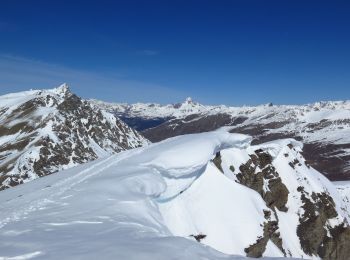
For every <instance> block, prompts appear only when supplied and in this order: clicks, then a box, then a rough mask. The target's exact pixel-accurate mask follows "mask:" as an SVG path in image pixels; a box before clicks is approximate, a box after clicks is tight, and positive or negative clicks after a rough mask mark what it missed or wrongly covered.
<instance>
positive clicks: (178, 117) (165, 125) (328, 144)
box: [95, 100, 350, 180]
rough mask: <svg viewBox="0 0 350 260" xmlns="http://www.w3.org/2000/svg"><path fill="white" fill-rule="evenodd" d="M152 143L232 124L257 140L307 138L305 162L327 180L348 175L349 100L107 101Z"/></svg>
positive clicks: (237, 130)
mask: <svg viewBox="0 0 350 260" xmlns="http://www.w3.org/2000/svg"><path fill="white" fill-rule="evenodd" d="M95 102H96V103H97V104H98V105H100V106H102V107H103V108H105V109H107V110H109V111H111V112H113V113H115V114H117V115H118V116H122V117H123V118H125V119H126V122H127V123H130V125H131V126H132V127H135V128H136V129H140V130H141V131H142V133H143V134H144V136H145V137H146V138H148V139H149V140H151V141H152V142H157V141H160V140H163V139H166V138H169V137H173V136H177V135H182V134H188V133H198V132H205V131H210V130H214V129H216V128H219V127H221V126H233V130H232V132H235V133H243V134H248V135H251V136H253V137H254V138H255V140H254V142H253V143H255V144H259V143H264V142H267V141H272V140H276V139H281V138H294V139H296V140H302V141H303V143H305V144H306V145H305V148H304V151H303V155H304V156H305V158H306V159H307V160H308V161H309V164H310V165H311V166H312V167H314V168H315V169H317V170H318V171H320V172H322V173H323V174H325V175H326V176H327V177H328V178H329V179H331V180H350V164H349V161H350V152H349V148H350V102H349V101H335V102H317V103H314V104H309V105H302V106H276V105H272V104H267V105H262V106H256V107H226V106H204V105H201V104H198V103H195V102H193V101H191V102H189V101H188V100H186V101H185V102H184V103H182V104H176V105H164V106H162V105H159V104H132V105H128V104H108V103H103V102H97V101H95Z"/></svg>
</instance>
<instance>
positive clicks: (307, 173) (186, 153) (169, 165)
mask: <svg viewBox="0 0 350 260" xmlns="http://www.w3.org/2000/svg"><path fill="white" fill-rule="evenodd" d="M225 130H226V129H225ZM250 141H251V138H250V137H249V136H246V135H239V134H229V133H227V132H226V131H224V129H220V130H218V131H213V132H207V133H201V134H193V135H185V136H179V137H175V138H171V139H168V140H166V141H163V142H160V143H156V144H151V145H149V146H146V147H140V148H136V149H132V150H128V151H123V152H121V153H119V154H114V155H111V156H109V157H107V158H104V159H98V160H96V161H94V162H90V163H87V164H83V165H79V166H77V167H74V168H71V169H68V170H65V171H62V172H60V173H59V174H52V175H50V176H46V177H45V178H40V179H38V180H36V181H34V182H30V183H27V184H25V185H20V186H17V187H15V188H13V189H7V190H5V191H2V192H1V193H0V220H2V222H1V226H0V240H1V241H5V242H4V243H1V244H0V252H1V253H0V257H16V256H21V255H26V254H32V253H34V252H36V254H35V257H36V259H72V258H77V257H78V258H83V259H96V258H97V257H98V258H102V259H169V256H171V257H172V258H174V259H244V257H245V256H246V255H250V256H253V255H254V253H255V252H261V254H263V256H264V257H267V258H268V257H282V256H290V257H303V258H304V259H311V258H313V259H318V258H319V256H318V255H312V254H309V253H307V252H305V249H304V247H303V244H302V243H301V242H300V241H301V240H300V241H299V237H298V235H297V228H298V226H299V225H300V224H301V223H302V221H305V219H304V218H303V215H304V210H303V205H304V202H305V200H306V199H312V198H311V194H312V193H315V194H316V195H313V198H314V199H315V200H317V199H318V198H319V197H318V196H321V195H317V194H328V195H329V196H331V197H332V198H333V201H334V206H332V205H333V204H332V203H330V207H331V209H332V210H335V212H336V213H337V216H336V217H333V218H331V219H328V220H327V225H325V226H322V228H327V229H328V230H332V228H333V227H336V226H338V225H339V224H344V223H346V222H345V221H344V219H345V218H347V216H346V215H345V213H344V211H343V209H342V208H343V204H342V203H343V202H342V199H341V198H340V196H339V194H338V192H337V191H336V189H335V188H334V186H333V185H332V184H331V183H330V182H329V181H328V180H326V179H325V178H324V177H323V176H322V175H321V174H320V173H318V172H317V171H316V170H314V169H312V168H309V167H308V166H307V164H306V163H305V161H304V160H303V158H302V156H301V154H300V151H301V147H300V146H298V144H299V143H298V142H295V141H293V140H281V141H278V142H275V143H273V142H271V143H267V144H266V145H263V144H262V145H259V146H251V145H250ZM285 154H287V155H288V156H286V155H285ZM296 159H298V162H295V160H296ZM248 162H249V163H248ZM290 163H292V164H290ZM293 163H294V164H293ZM253 164H254V165H257V166H256V167H255V168H254V171H251V170H249V171H248V172H246V171H245V170H246V169H250V168H249V167H248V168H247V167H244V166H242V165H246V166H249V165H253ZM299 164H300V165H299ZM261 171H263V172H265V171H266V174H267V175H266V176H267V177H268V178H266V179H265V178H264V179H262V186H261V187H262V190H263V192H264V194H268V193H269V192H272V193H273V192H275V190H274V188H273V187H272V186H270V185H269V184H270V183H269V182H270V180H274V183H280V184H279V185H282V184H283V183H285V184H286V185H287V186H288V188H287V189H288V193H287V200H286V201H285V200H283V201H282V204H278V203H277V202H276V203H277V204H269V205H268V204H267V203H266V198H264V196H261V193H259V190H258V188H259V187H257V186H250V184H251V183H250V182H245V181H244V180H243V179H242V173H245V175H244V176H255V175H257V176H258V175H259V176H260V175H261V173H260V172H261ZM270 174H273V175H274V176H270ZM281 183H282V184H281ZM299 186H301V187H303V189H300V188H299ZM279 187H282V186H279ZM302 194H304V196H305V198H304V199H302V196H301V195H302ZM308 194H310V196H309V195H308ZM282 195H283V194H281V196H280V197H283V196H282ZM324 197H325V198H327V196H326V195H322V198H324ZM315 203H316V202H315ZM311 213H312V212H311ZM311 213H310V214H311ZM321 213H322V212H321V211H320V214H321ZM276 223H277V226H276V225H275V224H276ZM346 225H348V224H346ZM265 226H268V227H270V229H271V228H272V227H273V228H272V231H273V233H271V234H270V235H271V237H266V229H265V228H264V227H265ZM270 229H269V230H270ZM270 231H271V230H270ZM272 231H271V232H272ZM196 240H197V241H198V242H197V241H196ZM261 241H262V242H261ZM265 242H266V244H264V243H265ZM254 245H256V246H255V247H254ZM261 245H262V246H261ZM253 247H254V250H252V248H253ZM216 250H219V251H221V253H220V252H219V251H216ZM235 255H238V256H235ZM260 256H261V255H260Z"/></svg>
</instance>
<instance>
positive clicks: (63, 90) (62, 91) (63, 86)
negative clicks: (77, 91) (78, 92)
mask: <svg viewBox="0 0 350 260" xmlns="http://www.w3.org/2000/svg"><path fill="white" fill-rule="evenodd" d="M56 91H57V93H59V94H65V93H68V92H70V89H69V86H68V84H67V83H63V84H61V85H60V86H59V87H57V88H56Z"/></svg>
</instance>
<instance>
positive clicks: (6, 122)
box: [0, 84, 148, 190]
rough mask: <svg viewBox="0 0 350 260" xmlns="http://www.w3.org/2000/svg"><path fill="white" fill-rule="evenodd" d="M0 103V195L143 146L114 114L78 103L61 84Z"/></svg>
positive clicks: (144, 142) (135, 132)
mask: <svg viewBox="0 0 350 260" xmlns="http://www.w3.org/2000/svg"><path fill="white" fill-rule="evenodd" d="M9 97H11V100H10V101H11V102H9V101H8V100H9ZM2 100H4V102H0V111H4V112H3V113H2V114H1V117H0V190H1V189H5V188H8V187H12V186H15V185H17V184H21V183H24V182H28V181H30V180H33V179H36V178H38V177H41V176H45V175H48V174H51V173H53V172H56V171H59V170H62V169H67V168H70V167H72V166H75V165H77V164H80V163H84V162H87V161H91V160H94V159H96V158H99V157H102V156H106V155H108V154H112V153H116V152H120V151H122V150H127V149H130V148H134V147H138V146H142V145H145V144H147V143H148V141H147V140H146V139H145V138H143V137H142V136H141V135H140V134H139V133H138V132H137V131H135V130H133V129H131V128H130V127H128V126H127V125H125V124H124V123H123V122H122V121H120V120H119V119H118V118H116V117H115V116H114V115H112V114H110V113H108V112H106V111H104V110H102V109H100V108H98V107H95V106H94V105H93V104H91V103H89V102H88V101H82V100H81V98H79V97H78V96H76V95H75V94H74V93H72V92H71V91H70V90H69V87H68V85H67V84H63V85H61V86H59V87H58V88H54V89H49V90H40V91H39V90H36V91H30V92H23V93H16V94H9V95H6V96H3V97H1V96H0V101H2ZM2 137H4V138H2Z"/></svg>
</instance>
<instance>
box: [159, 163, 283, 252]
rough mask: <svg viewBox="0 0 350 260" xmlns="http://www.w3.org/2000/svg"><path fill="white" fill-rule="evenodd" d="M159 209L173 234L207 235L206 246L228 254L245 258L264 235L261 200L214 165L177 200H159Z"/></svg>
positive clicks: (256, 194) (262, 204)
mask: <svg viewBox="0 0 350 260" xmlns="http://www.w3.org/2000/svg"><path fill="white" fill-rule="evenodd" d="M237 198H239V199H237ZM159 208H160V211H161V212H162V215H163V217H164V221H165V223H166V225H167V226H168V227H169V228H170V231H171V232H172V233H173V234H174V235H177V236H183V237H189V236H190V235H198V234H204V235H207V237H206V238H204V239H203V241H202V242H203V243H204V244H206V245H209V246H212V247H213V248H216V249H218V250H219V251H221V252H224V253H227V254H240V255H244V254H245V252H244V248H246V247H248V246H249V245H250V244H254V243H255V242H256V238H257V236H260V235H262V234H263V230H262V226H261V225H262V224H263V222H264V216H263V211H262V210H261V209H266V206H265V203H264V201H263V200H262V198H261V197H260V196H259V194H258V193H256V192H255V191H253V190H251V189H249V188H246V187H244V186H242V185H240V184H238V183H235V182H233V181H231V180H229V179H228V178H226V177H225V176H224V175H223V174H222V173H221V172H220V171H219V170H218V169H217V168H216V167H215V166H213V165H212V164H209V165H208V166H207V168H206V169H205V171H204V173H203V174H202V175H201V176H200V177H199V178H198V179H197V180H196V181H195V182H194V183H193V184H192V185H191V186H190V187H189V188H188V189H187V190H185V191H184V192H183V193H181V194H180V195H178V196H177V197H176V198H173V199H172V200H170V201H166V202H162V201H160V203H159ZM233 231H234V232H233ZM237 238H239V239H237ZM277 251H279V250H278V249H277ZM272 253H273V252H272ZM272 255H274V253H273V254H272ZM269 256H271V255H269Z"/></svg>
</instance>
